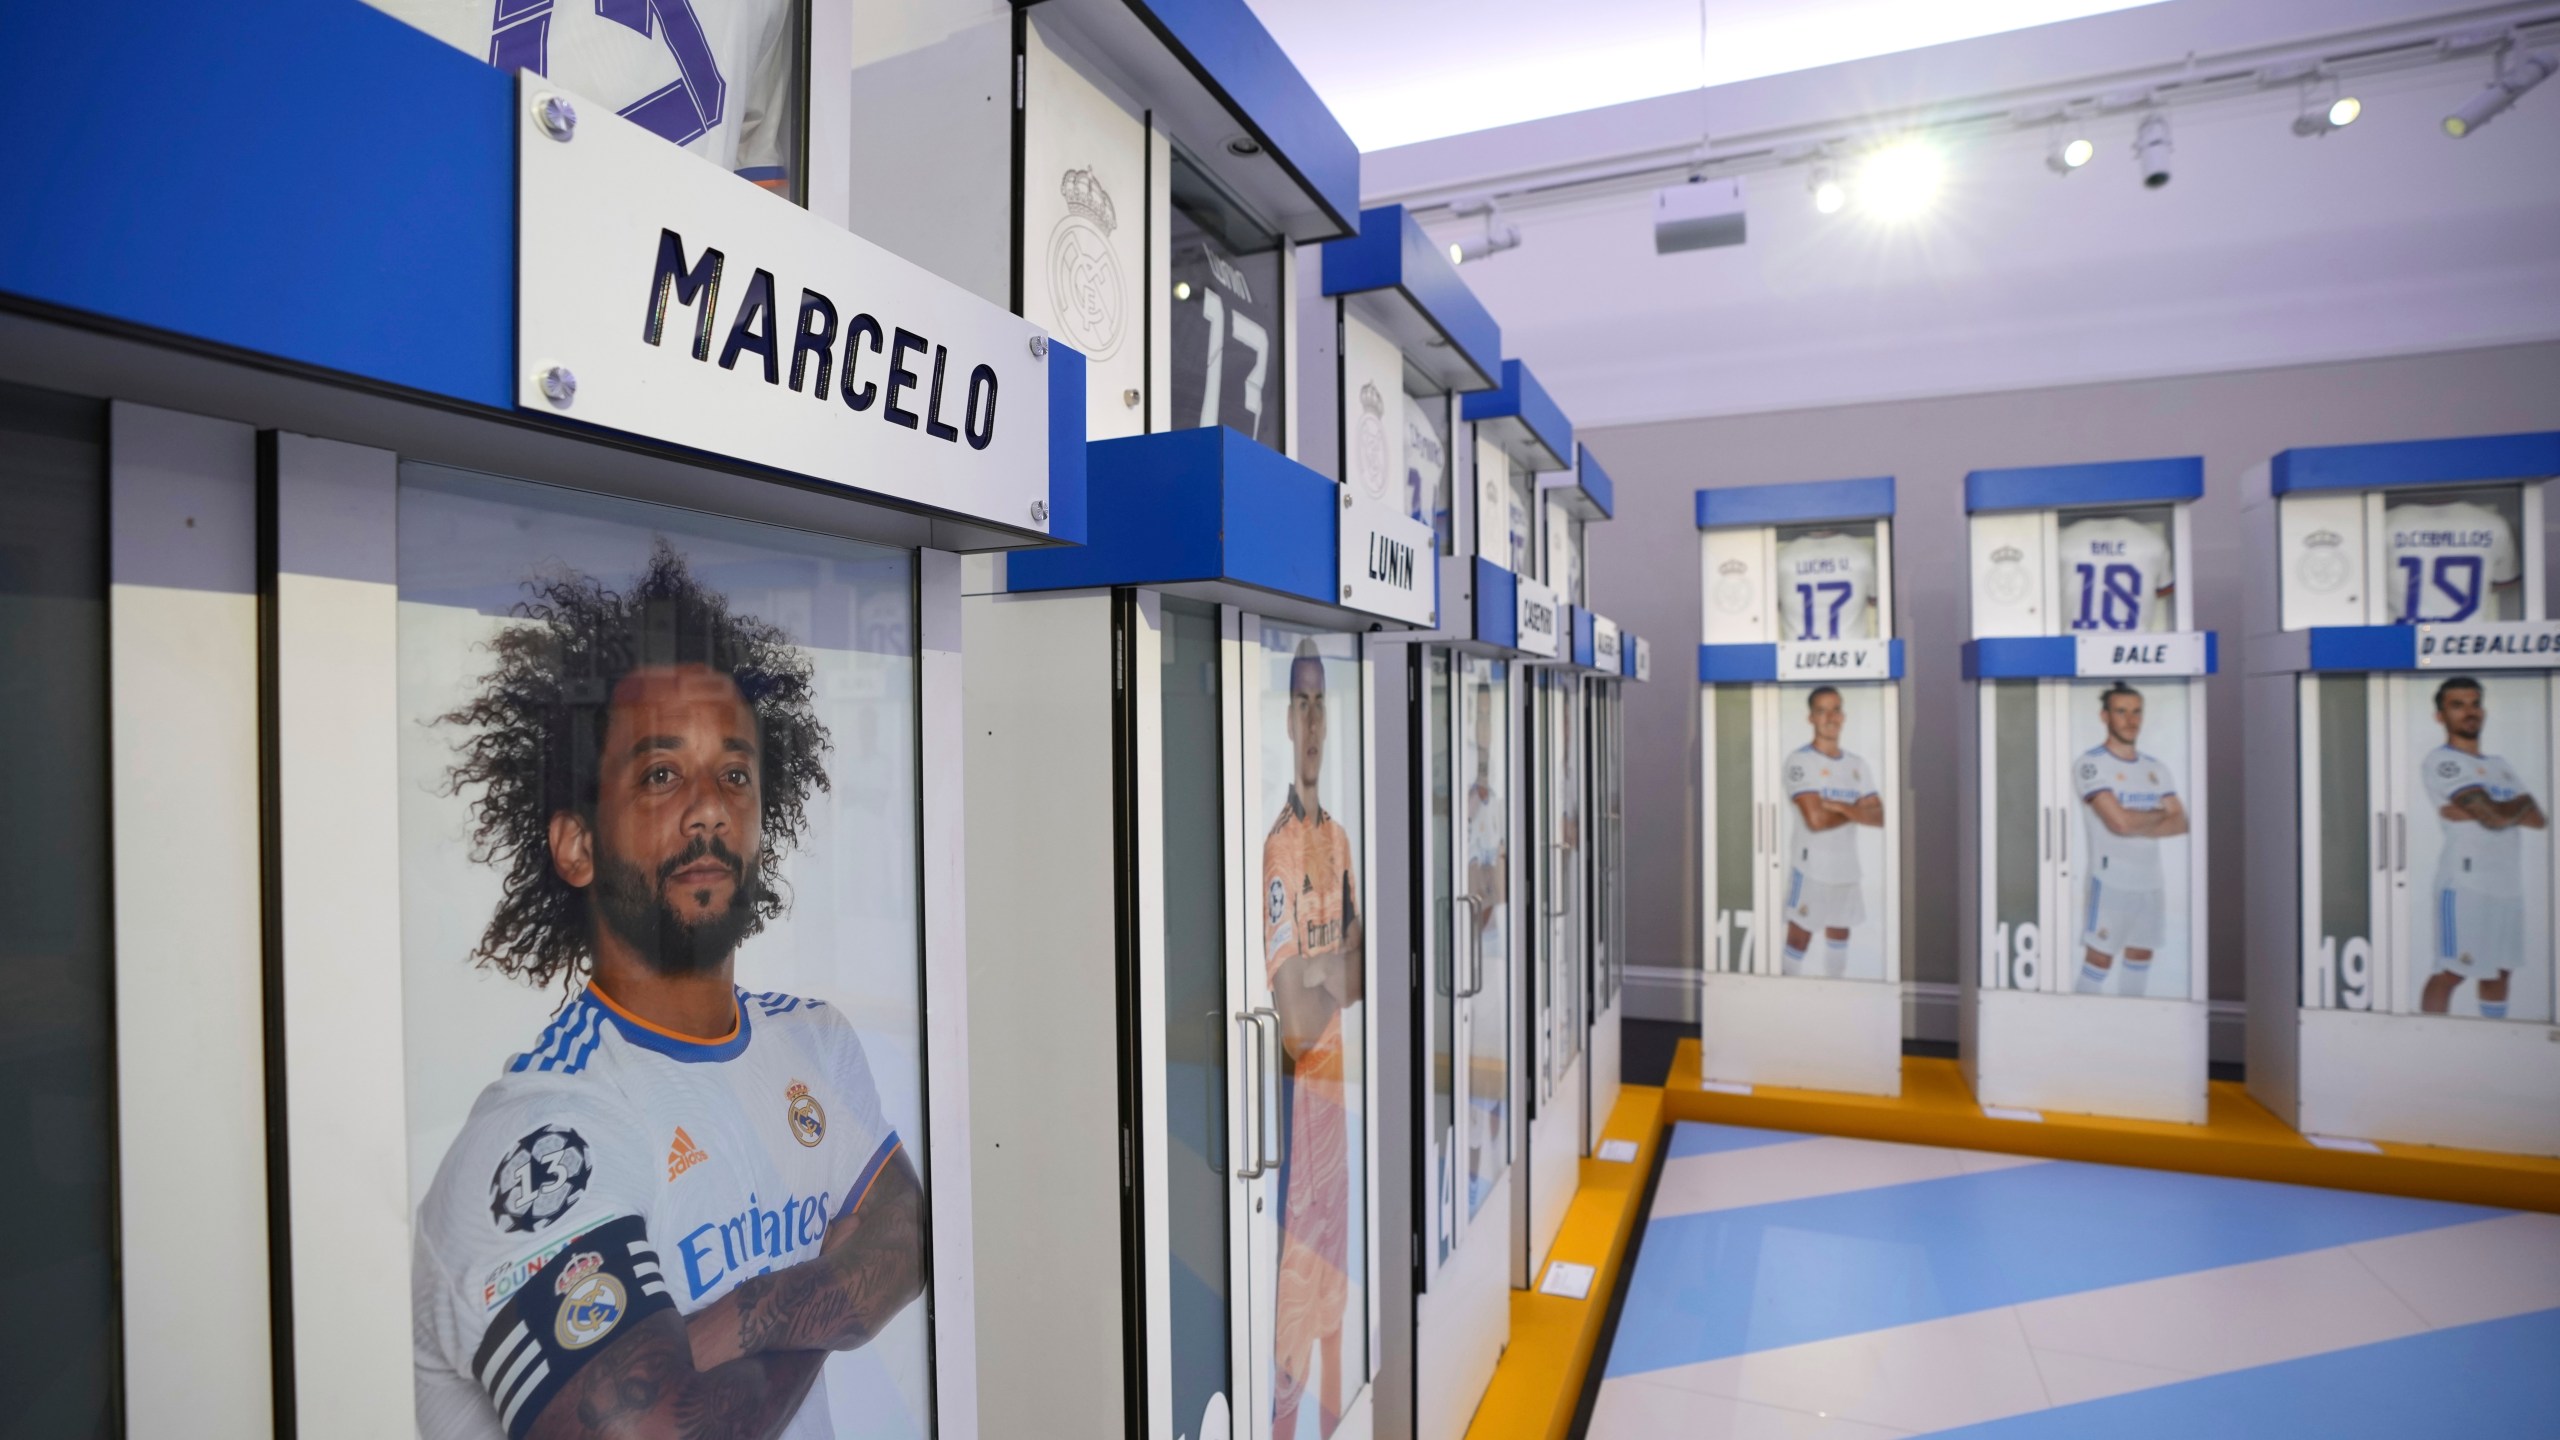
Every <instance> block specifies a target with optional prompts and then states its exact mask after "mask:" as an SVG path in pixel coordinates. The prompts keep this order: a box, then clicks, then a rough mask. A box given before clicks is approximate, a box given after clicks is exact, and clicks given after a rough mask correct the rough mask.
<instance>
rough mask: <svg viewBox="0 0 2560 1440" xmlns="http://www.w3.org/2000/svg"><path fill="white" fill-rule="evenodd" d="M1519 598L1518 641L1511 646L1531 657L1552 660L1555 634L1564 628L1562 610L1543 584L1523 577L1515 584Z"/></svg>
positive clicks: (1551, 592) (1554, 649)
mask: <svg viewBox="0 0 2560 1440" xmlns="http://www.w3.org/2000/svg"><path fill="white" fill-rule="evenodd" d="M1514 583H1515V585H1516V586H1517V588H1518V595H1519V631H1520V634H1519V638H1518V639H1517V640H1515V641H1514V642H1513V643H1514V644H1516V645H1518V646H1519V647H1520V648H1521V649H1522V650H1524V651H1527V652H1528V653H1529V654H1532V655H1544V656H1547V657H1549V658H1553V657H1554V655H1555V654H1556V647H1557V634H1558V632H1559V631H1560V630H1562V629H1563V627H1564V607H1563V606H1562V605H1560V604H1558V603H1556V592H1555V591H1553V590H1550V589H1548V588H1547V585H1546V582H1545V581H1542V580H1532V579H1530V578H1529V577H1528V576H1526V575H1523V576H1521V577H1519V579H1518V580H1517V581H1516V582H1514Z"/></svg>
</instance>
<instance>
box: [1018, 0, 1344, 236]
mask: <svg viewBox="0 0 2560 1440" xmlns="http://www.w3.org/2000/svg"><path fill="white" fill-rule="evenodd" d="M1016 3H1017V6H1018V8H1023V9H1028V10H1031V11H1032V13H1033V14H1035V15H1037V16H1038V17H1039V19H1040V21H1041V23H1042V24H1043V25H1044V26H1054V27H1057V28H1058V29H1062V30H1066V31H1071V32H1073V34H1074V35H1075V37H1076V39H1077V40H1078V41H1080V42H1081V47H1080V48H1084V49H1086V50H1088V51H1091V52H1096V53H1095V55H1094V58H1096V59H1099V60H1100V61H1102V62H1103V64H1104V66H1105V67H1106V69H1107V70H1108V71H1116V72H1117V74H1116V75H1115V76H1114V78H1115V80H1117V82H1118V83H1119V84H1121V85H1122V86H1123V87H1125V88H1127V89H1128V90H1129V91H1131V92H1132V93H1134V94H1138V95H1142V96H1146V97H1148V99H1149V101H1150V103H1152V104H1153V105H1155V106H1156V107H1157V108H1156V124H1157V128H1159V129H1161V130H1164V131H1166V132H1168V133H1170V134H1172V135H1174V136H1176V137H1178V138H1180V139H1181V140H1183V141H1184V142H1185V143H1184V148H1185V149H1187V150H1189V151H1191V152H1192V156H1193V158H1194V159H1196V160H1198V161H1199V162H1200V163H1201V165H1202V166H1203V167H1204V168H1206V169H1207V170H1209V171H1210V172H1211V173H1212V174H1214V175H1217V176H1218V177H1219V178H1220V179H1221V180H1223V181H1225V182H1226V184H1227V186H1228V188H1230V189H1231V190H1233V191H1234V192H1235V193H1236V194H1237V195H1238V196H1239V197H1240V198H1242V199H1243V200H1244V201H1245V202H1246V205H1247V208H1249V209H1251V210H1253V211H1256V212H1257V213H1258V216H1259V218H1260V219H1261V220H1262V221H1263V223H1265V224H1267V225H1271V226H1273V227H1275V228H1277V229H1279V230H1280V231H1281V232H1282V233H1284V234H1286V235H1288V236H1289V237H1290V238H1291V239H1293V240H1299V241H1316V240H1331V239H1333V238H1334V237H1336V236H1339V235H1348V234H1350V233H1352V231H1353V230H1354V229H1356V228H1357V227H1358V219H1357V217H1358V216H1359V213H1360V148H1359V147H1358V146H1357V145H1355V144H1353V143H1352V140H1351V136H1350V135H1349V134H1348V133H1347V132H1346V131H1344V130H1343V128H1342V124H1341V122H1340V121H1338V120H1336V119H1334V117H1333V112H1332V111H1331V110H1328V109H1326V108H1325V104H1324V102H1323V101H1322V100H1320V99H1318V98H1317V96H1316V92H1315V88H1314V87H1313V86H1311V85H1309V84H1308V83H1307V79H1306V77H1305V76H1304V75H1302V74H1300V73H1299V72H1298V67H1297V66H1296V65H1294V64H1292V63H1290V60H1289V57H1288V55H1287V54H1285V53H1284V52H1282V50H1281V49H1280V44H1279V42H1278V41H1276V40H1274V39H1272V38H1271V32H1270V31H1268V30H1266V29H1264V28H1263V25H1262V22H1261V20H1259V19H1258V18H1256V17H1255V15H1254V13H1253V11H1252V10H1251V9H1250V8H1249V7H1248V6H1247V4H1246V3H1245V0H1039V3H1037V4H1036V5H1035V4H1032V3H1030V0H1016ZM1238 130H1242V131H1244V132H1245V134H1246V135H1247V136H1249V137H1251V138H1252V139H1253V140H1254V141H1255V143H1256V144H1258V145H1259V146H1260V147H1261V153H1260V154H1254V155H1241V156H1240V155H1235V154H1233V153H1231V152H1229V151H1228V150H1227V149H1226V141H1227V139H1228V138H1229V137H1230V136H1232V135H1233V134H1234V133H1235V132H1236V131H1238ZM1275 168H1276V170H1277V172H1278V173H1277V174H1274V173H1273V171H1274V169H1275Z"/></svg>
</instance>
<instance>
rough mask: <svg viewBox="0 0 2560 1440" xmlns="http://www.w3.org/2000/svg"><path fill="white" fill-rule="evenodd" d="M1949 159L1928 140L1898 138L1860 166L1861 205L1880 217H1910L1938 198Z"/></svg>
mask: <svg viewBox="0 0 2560 1440" xmlns="http://www.w3.org/2000/svg"><path fill="white" fill-rule="evenodd" d="M1945 171H1946V162H1945V161H1944V160H1943V159H1941V158H1940V156H1939V154H1938V151H1937V148H1936V147H1935V146H1933V145H1931V144H1929V143H1928V142H1927V141H1925V140H1897V141H1895V142H1894V143H1893V144H1891V145H1887V146H1886V147H1884V148H1883V149H1881V150H1878V151H1876V152H1875V153H1873V154H1871V155H1869V156H1868V157H1867V158H1866V162H1865V163H1864V164H1862V165H1860V166H1859V167H1858V205H1859V208H1861V209H1863V210H1865V211H1866V212H1867V213H1868V214H1870V215H1873V216H1875V217H1876V218H1877V219H1879V220H1911V219H1916V218H1917V217H1918V216H1919V215H1920V214H1921V213H1922V212H1924V211H1926V210H1927V209H1928V208H1929V206H1930V203H1931V202H1933V201H1935V200H1936V199H1937V198H1938V182H1939V181H1940V179H1942V178H1943V177H1944V174H1945Z"/></svg>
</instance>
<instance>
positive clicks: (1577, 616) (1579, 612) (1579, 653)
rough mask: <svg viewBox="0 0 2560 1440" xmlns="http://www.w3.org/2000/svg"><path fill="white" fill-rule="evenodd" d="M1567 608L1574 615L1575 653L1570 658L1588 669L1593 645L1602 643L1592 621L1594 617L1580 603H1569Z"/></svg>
mask: <svg viewBox="0 0 2560 1440" xmlns="http://www.w3.org/2000/svg"><path fill="white" fill-rule="evenodd" d="M1565 609H1566V610H1567V611H1568V612H1570V613H1571V614H1572V616H1573V654H1572V656H1571V657H1570V658H1571V659H1572V661H1573V663H1574V664H1576V665H1579V666H1581V667H1582V668H1583V669H1585V670H1588V669H1590V668H1591V656H1592V651H1593V647H1594V646H1596V645H1598V644H1599V643H1600V639H1599V635H1598V633H1597V630H1596V627H1594V626H1593V625H1592V623H1591V622H1592V619H1593V618H1594V617H1593V616H1592V614H1591V612H1590V611H1588V610H1585V609H1583V608H1582V607H1581V606H1579V605H1567V606H1566V607H1565Z"/></svg>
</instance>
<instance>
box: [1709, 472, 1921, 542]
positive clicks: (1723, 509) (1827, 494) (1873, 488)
mask: <svg viewBox="0 0 2560 1440" xmlns="http://www.w3.org/2000/svg"><path fill="white" fill-rule="evenodd" d="M1892 516H1893V477H1892V476H1890V475H1880V476H1877V477H1875V478H1874V479H1871V480H1808V481H1803V482H1800V483H1797V484H1792V485H1736V486H1733V487H1731V488H1729V489H1723V490H1701V491H1699V492H1698V528H1699V529H1701V530H1704V529H1706V528H1707V527H1709V526H1711V525H1809V524H1814V523H1816V522H1819V521H1823V520H1881V519H1890V518H1892Z"/></svg>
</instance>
